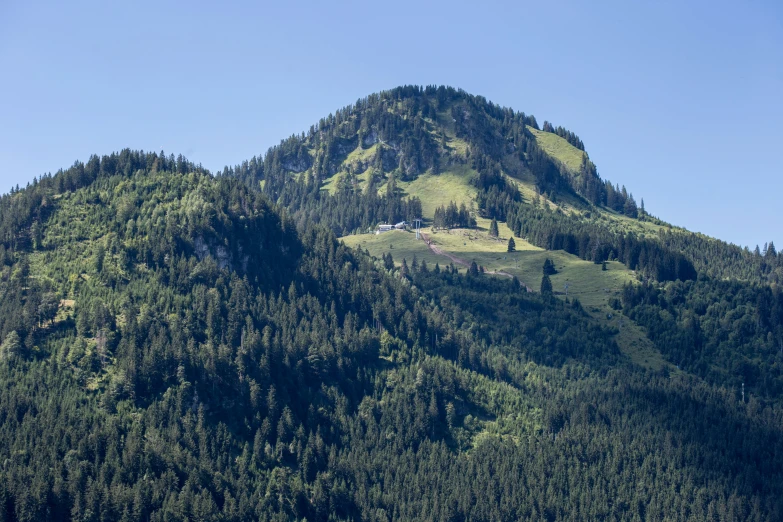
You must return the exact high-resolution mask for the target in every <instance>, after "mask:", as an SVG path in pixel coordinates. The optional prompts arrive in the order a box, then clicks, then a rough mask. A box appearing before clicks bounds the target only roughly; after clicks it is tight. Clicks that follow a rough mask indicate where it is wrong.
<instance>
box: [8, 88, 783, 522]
mask: <svg viewBox="0 0 783 522" xmlns="http://www.w3.org/2000/svg"><path fill="white" fill-rule="evenodd" d="M531 128H532V129H535V130H536V131H537V132H541V133H546V134H550V135H551V136H553V137H554V138H557V139H558V140H562V141H563V142H564V143H566V144H567V145H568V146H569V147H571V148H573V150H574V151H578V153H579V154H581V153H583V151H584V148H585V146H584V144H583V143H582V142H581V140H580V139H579V138H578V136H576V135H575V134H573V133H572V132H570V131H567V130H565V129H563V128H562V127H555V126H553V125H551V124H549V123H545V124H544V125H543V127H542V130H540V131H539V130H538V124H537V122H536V120H535V118H533V117H532V116H528V115H524V114H521V113H516V112H514V111H511V110H510V109H504V108H500V107H497V106H495V105H492V104H491V103H488V102H486V101H485V100H484V99H482V98H480V97H474V96H470V95H467V94H466V93H464V92H462V91H456V90H453V89H447V88H426V89H420V88H401V89H397V90H394V91H389V92H385V93H382V94H379V95H373V96H370V97H368V98H367V99H365V100H360V101H359V102H358V103H357V104H356V105H354V106H351V107H349V108H347V109H344V110H342V111H338V113H337V114H335V115H333V116H330V117H329V118H326V119H324V120H322V121H321V122H320V123H319V124H318V125H316V126H314V127H313V128H312V129H311V130H310V131H309V132H308V133H305V134H303V135H300V136H294V137H292V138H290V139H288V140H285V141H284V142H283V143H282V144H281V145H280V146H279V147H275V148H273V149H272V150H271V151H270V152H269V153H268V154H266V155H265V156H264V157H263V158H261V159H259V158H255V159H253V160H252V161H249V162H247V163H245V164H243V165H240V166H238V167H236V168H233V169H225V170H224V172H223V173H221V175H218V176H214V177H213V176H212V175H211V174H210V173H209V172H206V171H205V170H203V169H201V168H200V167H197V166H195V165H193V164H192V163H190V162H188V161H187V160H186V159H185V158H183V157H181V156H180V157H178V158H175V157H174V156H165V155H163V154H162V153H161V154H156V153H145V152H137V151H129V150H125V151H122V152H121V153H117V154H112V155H108V156H103V157H98V156H93V157H92V158H90V159H89V160H88V161H87V163H84V164H82V163H78V162H77V163H76V164H75V165H74V166H73V167H71V168H69V169H67V170H65V171H60V172H58V173H57V174H55V175H53V176H48V175H47V176H44V177H43V178H41V179H37V180H36V181H35V182H34V183H32V184H30V185H29V186H28V187H26V188H22V189H15V190H13V191H11V193H9V194H7V195H5V196H3V197H2V199H0V297H1V298H0V521H37V520H88V521H99V520H149V521H164V520H221V521H229V520H237V521H239V520H256V519H259V520H294V519H295V520H310V521H313V520H372V521H376V520H377V521H391V520H432V521H436V520H437V521H440V520H453V521H458V520H487V521H489V520H519V519H525V520H526V519H536V520H541V519H543V520H548V521H556V520H593V519H612V520H662V519H674V520H705V519H707V520H776V519H780V518H783V497H781V495H780V491H782V490H783V452H781V451H780V449H781V448H782V447H783V401H781V399H782V398H783V397H781V392H783V387H782V385H781V383H782V382H783V381H782V379H783V377H781V368H782V367H783V296H782V295H781V292H780V289H779V287H778V286H776V285H775V284H774V281H775V277H777V276H776V274H780V268H781V265H782V263H781V261H780V259H781V257H780V255H778V254H777V252H775V251H774V246H773V247H771V250H770V247H769V246H768V247H767V249H766V252H765V253H764V255H761V253H759V254H758V255H756V254H755V253H752V252H748V253H745V252H743V251H741V250H740V251H739V253H738V254H737V256H738V257H734V258H731V259H729V258H726V259H724V257H725V256H723V252H726V251H731V252H735V250H734V247H731V246H729V245H725V244H719V243H717V242H710V241H713V240H708V239H704V238H701V239H699V241H705V242H706V243H705V244H708V245H711V246H712V247H711V248H714V250H713V252H715V255H714V256H711V255H710V254H709V252H710V251H709V250H708V249H706V248H704V244H701V243H697V242H696V240H693V242H690V240H689V238H691V237H692V236H691V235H689V234H686V233H681V232H680V231H678V230H676V229H674V230H672V231H664V230H662V229H663V228H666V227H665V225H662V224H661V223H663V222H661V221H658V220H655V219H654V218H652V217H650V216H647V215H646V214H644V213H643V211H642V210H641V209H640V208H639V209H636V210H635V213H636V215H635V216H634V215H633V214H634V208H633V207H634V206H635V202H634V201H633V198H632V197H631V196H630V194H627V195H624V191H623V189H622V188H618V187H617V186H615V187H612V184H611V183H608V182H605V181H603V180H601V178H599V177H598V175H597V170H596V169H595V166H594V165H592V163H591V162H590V161H589V158H587V156H586V155H583V156H581V157H582V158H583V159H582V160H580V163H579V165H580V171H579V172H576V173H575V172H574V171H573V165H575V164H576V163H574V162H571V166H569V164H568V163H567V162H564V161H561V160H558V159H557V158H556V157H554V156H551V155H550V154H551V153H553V152H552V151H556V150H562V144H558V145H557V147H561V149H557V147H555V146H552V145H551V144H549V145H547V147H548V149H547V150H549V152H547V150H545V149H544V147H543V144H542V145H541V146H539V143H543V142H541V141H540V140H541V138H540V136H539V137H538V138H537V137H536V134H535V133H533V132H532V131H531V130H530V129H531ZM546 139H549V138H546ZM558 143H559V142H558ZM569 150H570V149H569ZM572 152H573V151H570V152H569V154H571V153H572ZM574 154H576V153H574ZM575 158H576V156H574V159H575ZM463 174H464V175H463ZM437 176H443V178H437ZM439 180H449V183H452V182H454V183H456V182H457V181H459V180H464V181H465V184H464V185H458V186H448V187H447V186H446V185H445V184H443V185H438V183H437V182H438V181H439ZM422 187H425V188H426V187H440V188H442V190H443V191H445V193H444V194H439V195H437V196H436V197H437V198H440V199H437V203H438V204H437V205H435V204H433V201H435V197H431V193H428V192H425V191H424V190H423V189H422ZM531 187H532V188H531ZM536 187H537V188H538V190H537V191H536V190H533V189H534V188H536ZM417 190H418V191H419V192H418V193H416V191H417ZM455 194H457V195H460V197H465V198H467V199H463V200H460V201H454V205H453V206H452V205H450V204H449V202H450V201H453V198H454V197H456V196H455ZM448 198H452V200H449V199H448ZM618 198H620V199H619V200H622V208H620V205H619V204H618V203H617V201H618ZM631 203H633V205H631ZM461 204H464V207H462V208H461V206H460V205H461ZM441 205H442V206H441ZM626 207H627V213H625V212H626ZM424 209H432V211H433V214H432V215H426V214H425V210H424ZM618 209H619V210H620V211H621V213H618ZM436 211H437V213H438V215H439V216H440V218H441V219H442V221H441V222H439V226H442V227H443V228H445V229H449V228H451V227H477V226H479V225H478V223H480V222H481V223H483V222H485V221H488V220H490V219H491V220H492V223H493V224H494V234H495V235H498V227H499V225H498V222H500V223H501V225H502V226H503V227H505V228H503V230H509V231H510V233H513V235H514V236H515V237H517V238H518V239H519V240H520V244H522V242H523V239H522V238H523V237H525V238H527V240H528V241H530V242H531V243H533V244H536V245H538V246H540V247H542V248H546V249H550V250H551V249H561V250H563V251H565V252H566V253H567V254H563V255H571V256H572V257H574V258H575V259H576V258H581V259H586V260H588V262H585V261H579V262H580V263H583V264H585V265H588V266H590V267H593V266H595V267H596V270H597V271H599V272H600V271H601V263H602V262H604V261H606V260H612V263H614V264H615V265H618V266H619V265H620V264H621V263H622V264H623V265H624V266H626V268H625V269H626V270H633V271H634V272H633V275H634V277H635V280H634V281H633V282H632V283H630V284H628V285H627V286H626V287H625V288H624V289H623V291H622V294H621V295H619V297H618V298H617V299H616V300H615V302H614V303H613V305H614V307H615V309H616V312H617V313H618V314H623V316H624V317H627V318H628V320H629V321H630V320H633V321H635V322H636V323H637V324H638V325H641V326H642V327H644V328H645V330H644V331H645V332H647V334H648V335H649V338H650V340H649V341H648V342H651V343H653V344H654V345H655V346H656V347H657V348H658V349H659V350H660V353H661V354H662V356H663V357H665V358H666V361H668V363H669V364H668V365H666V366H662V367H661V369H660V370H657V371H652V370H650V369H649V368H645V367H643V366H639V365H636V364H634V363H632V362H631V361H630V360H629V358H628V357H626V356H625V355H624V353H623V352H622V351H621V350H620V349H619V347H618V339H619V338H620V337H619V336H620V334H619V333H618V330H617V328H615V327H614V326H608V325H607V324H606V323H605V322H602V321H600V320H598V318H597V317H596V313H595V312H593V311H592V310H590V309H589V307H588V306H585V305H583V304H582V303H581V302H580V300H579V299H575V298H573V296H571V297H570V298H568V297H565V296H562V295H558V294H557V293H555V292H553V291H552V289H551V287H550V288H549V289H548V290H547V289H546V288H545V286H544V285H542V286H541V288H542V289H544V292H541V293H539V292H537V291H536V292H527V291H526V290H525V286H524V285H523V284H521V283H520V281H519V280H518V279H517V278H515V277H505V276H502V275H498V276H493V275H489V274H487V273H482V271H481V270H479V268H478V267H477V266H476V265H475V263H473V264H472V265H471V267H470V269H468V270H466V269H464V268H463V269H461V270H460V269H458V267H457V266H455V265H454V264H453V263H450V262H448V259H446V258H443V259H444V261H443V262H442V263H441V262H436V263H433V262H429V261H425V260H423V259H420V258H414V257H405V258H403V257H402V256H401V255H399V254H397V252H396V251H394V250H393V249H391V250H388V251H386V252H384V255H383V256H382V257H379V258H373V257H371V256H370V255H369V253H368V252H365V251H363V250H362V249H360V248H355V249H353V248H349V247H347V246H346V245H345V244H344V243H342V242H340V241H339V240H338V235H344V234H347V233H350V232H354V231H366V230H367V229H368V228H372V227H375V225H377V224H378V223H379V222H381V221H389V222H395V221H397V220H402V219H410V218H412V217H421V216H423V217H424V218H425V220H427V221H429V220H431V219H433V218H434V217H435V212H436ZM621 219H623V220H624V219H628V220H632V221H633V223H634V226H636V225H637V224H638V229H637V228H634V229H631V228H626V226H627V225H625V224H624V223H625V221H621ZM656 227H661V232H660V233H658V230H659V229H658V228H656ZM639 231H642V232H639ZM715 245H717V246H715ZM504 248H505V247H504ZM509 251H510V247H509ZM542 254H544V253H542ZM697 254H698V255H697ZM433 255H434V254H433ZM699 256H700V257H699ZM743 256H750V257H749V258H748V259H750V258H752V259H753V261H751V263H752V264H751V265H748V266H751V268H750V269H747V268H746V265H745V264H744V263H743V262H742V261H739V260H741V259H744V257H743ZM757 258H760V259H757ZM428 259H431V258H428ZM436 259H441V258H436ZM762 260H763V261H762ZM590 262H595V263H596V264H595V265H592V264H591V263H590ZM762 263H763V264H762ZM548 266H549V269H548V270H553V269H555V268H554V266H553V265H551V262H550V265H548ZM536 271H537V272H538V273H539V274H540V275H541V276H544V275H545V274H548V272H544V271H542V270H540V268H537V269H536ZM546 277H547V278H548V277H549V276H548V275H546ZM771 282H772V284H771ZM537 283H538V281H536V285H535V288H536V290H538V289H539V285H538V284H537ZM678 367H679V368H678ZM743 383H744V388H743Z"/></svg>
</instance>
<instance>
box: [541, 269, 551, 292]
mask: <svg viewBox="0 0 783 522" xmlns="http://www.w3.org/2000/svg"><path fill="white" fill-rule="evenodd" d="M541 293H542V294H544V295H551V294H552V281H551V280H550V279H549V276H548V275H546V274H544V277H542V278H541Z"/></svg>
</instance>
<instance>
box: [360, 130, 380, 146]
mask: <svg viewBox="0 0 783 522" xmlns="http://www.w3.org/2000/svg"><path fill="white" fill-rule="evenodd" d="M376 143H378V131H376V130H375V129H370V132H368V133H367V134H365V135H364V139H363V140H362V145H364V146H365V147H372V146H373V145H375V144H376Z"/></svg>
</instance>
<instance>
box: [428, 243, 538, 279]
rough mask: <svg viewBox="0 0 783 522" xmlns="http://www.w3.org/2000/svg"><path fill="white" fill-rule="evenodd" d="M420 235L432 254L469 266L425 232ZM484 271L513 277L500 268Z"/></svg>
mask: <svg viewBox="0 0 783 522" xmlns="http://www.w3.org/2000/svg"><path fill="white" fill-rule="evenodd" d="M421 237H422V239H424V242H425V243H427V248H429V249H430V252H432V253H433V254H437V255H439V256H445V257H448V258H449V259H451V261H452V262H454V263H456V264H458V265H462V266H464V267H470V263H468V262H467V261H465V260H464V259H462V258H461V257H457V256H455V255H454V254H450V253H448V252H446V251H444V250H443V249H442V248H440V247H438V246H437V245H436V244H435V243H433V242H432V240H430V238H429V237H427V234H425V233H424V232H421ZM484 273H485V274H493V275H501V276H504V277H508V278H510V279H513V278H514V276H513V275H512V274H509V273H508V272H504V271H502V270H493V271H492V272H489V271H487V272H484ZM520 283H521V284H522V286H524V287H525V289H526V290H527V291H528V292H532V291H533V290H531V289H530V287H529V286H527V285H526V284H525V283H522V282H521V281H520Z"/></svg>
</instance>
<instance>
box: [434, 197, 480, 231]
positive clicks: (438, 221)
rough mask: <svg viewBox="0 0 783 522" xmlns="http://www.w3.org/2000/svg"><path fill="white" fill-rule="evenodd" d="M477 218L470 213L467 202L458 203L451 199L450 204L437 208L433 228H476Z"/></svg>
mask: <svg viewBox="0 0 783 522" xmlns="http://www.w3.org/2000/svg"><path fill="white" fill-rule="evenodd" d="M475 226H476V219H475V218H474V217H473V216H471V215H470V212H469V211H468V209H467V207H466V206H465V203H462V204H460V206H459V209H458V208H457V204H456V203H454V202H453V201H451V202H450V203H449V204H448V206H446V207H444V206H440V207H438V208H436V209H435V217H434V218H433V220H432V227H433V228H436V229H438V228H455V227H460V228H474V227H475Z"/></svg>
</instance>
